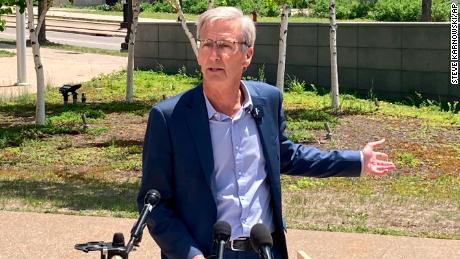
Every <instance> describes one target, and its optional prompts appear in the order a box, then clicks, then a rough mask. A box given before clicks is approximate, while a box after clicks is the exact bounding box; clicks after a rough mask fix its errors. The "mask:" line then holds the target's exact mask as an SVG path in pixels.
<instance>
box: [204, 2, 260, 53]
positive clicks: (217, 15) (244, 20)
mask: <svg viewBox="0 0 460 259" xmlns="http://www.w3.org/2000/svg"><path fill="white" fill-rule="evenodd" d="M217 20H224V21H229V20H230V21H231V20H239V21H240V22H241V36H242V40H243V42H245V43H246V44H247V46H249V47H253V46H254V42H255V41H256V27H255V25H254V22H253V21H252V20H251V19H250V18H249V17H247V16H244V14H243V12H242V11H241V10H240V9H238V8H235V7H230V6H220V7H216V8H213V9H210V10H207V11H206V12H204V13H202V14H201V15H200V17H199V18H198V22H197V24H196V35H197V38H198V39H200V30H201V28H203V25H205V24H206V23H209V22H214V21H217Z"/></svg>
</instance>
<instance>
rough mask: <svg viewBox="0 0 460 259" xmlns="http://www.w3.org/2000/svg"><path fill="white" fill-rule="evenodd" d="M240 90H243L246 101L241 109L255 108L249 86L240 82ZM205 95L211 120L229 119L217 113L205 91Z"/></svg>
mask: <svg viewBox="0 0 460 259" xmlns="http://www.w3.org/2000/svg"><path fill="white" fill-rule="evenodd" d="M240 89H241V90H242V92H243V96H244V101H243V104H242V105H241V109H251V108H252V106H253V104H252V98H251V95H250V94H249V90H248V88H247V86H246V85H245V84H244V82H243V81H241V82H240ZM203 95H204V100H205V102H206V109H207V111H208V119H209V120H211V119H215V120H222V119H225V118H229V117H228V116H227V115H226V114H223V113H220V112H218V111H216V109H215V108H214V106H212V104H211V102H210V101H209V99H208V97H207V96H206V94H205V93H204V91H203Z"/></svg>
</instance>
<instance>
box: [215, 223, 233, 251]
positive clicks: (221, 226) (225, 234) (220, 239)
mask: <svg viewBox="0 0 460 259" xmlns="http://www.w3.org/2000/svg"><path fill="white" fill-rule="evenodd" d="M212 232H213V237H214V241H215V242H216V243H217V246H218V247H217V259H223V258H224V245H225V243H227V241H228V240H229V239H230V235H231V234H232V227H231V226H230V224H228V223H227V222H225V221H217V222H216V224H214V226H213V227H212Z"/></svg>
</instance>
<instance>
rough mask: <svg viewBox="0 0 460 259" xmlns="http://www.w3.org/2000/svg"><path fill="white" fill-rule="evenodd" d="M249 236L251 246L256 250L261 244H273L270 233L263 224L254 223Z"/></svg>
mask: <svg viewBox="0 0 460 259" xmlns="http://www.w3.org/2000/svg"><path fill="white" fill-rule="evenodd" d="M250 238H251V243H252V246H253V247H254V249H256V250H259V248H260V247H261V246H269V247H272V246H273V239H272V235H271V233H270V231H269V230H268V228H267V227H266V226H265V225H264V224H260V223H259V224H255V225H254V226H253V227H252V229H251V235H250Z"/></svg>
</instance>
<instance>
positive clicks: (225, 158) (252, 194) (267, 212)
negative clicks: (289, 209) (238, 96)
mask: <svg viewBox="0 0 460 259" xmlns="http://www.w3.org/2000/svg"><path fill="white" fill-rule="evenodd" d="M241 90H242V92H243V95H244V102H243V104H242V106H241V108H240V110H239V111H238V112H237V113H236V114H235V115H234V116H233V118H231V117H229V116H227V115H225V114H223V113H219V112H217V111H216V110H215V109H214V107H213V106H212V104H211V103H210V102H209V100H208V99H207V97H206V95H205V100H206V108H207V111H208V118H209V127H210V130H211V141H212V150H213V155H214V172H213V178H212V183H211V189H212V191H213V194H214V199H215V201H216V205H217V220H218V221H219V220H223V221H226V222H228V223H229V224H230V226H231V227H232V234H231V237H230V240H234V239H236V238H238V237H249V234H250V231H251V228H252V226H254V225H255V224H257V223H262V224H264V225H266V226H267V227H268V228H269V229H270V230H271V231H273V230H274V224H273V212H272V207H271V204H270V201H271V196H270V190H269V185H268V183H267V179H266V178H267V172H266V171H265V157H264V155H263V152H262V144H261V142H260V138H259V133H258V131H257V126H256V123H255V121H254V118H253V117H252V115H251V114H250V113H249V110H250V109H251V108H252V99H251V96H250V95H249V91H248V89H247V87H246V86H245V85H244V83H243V82H241Z"/></svg>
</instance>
